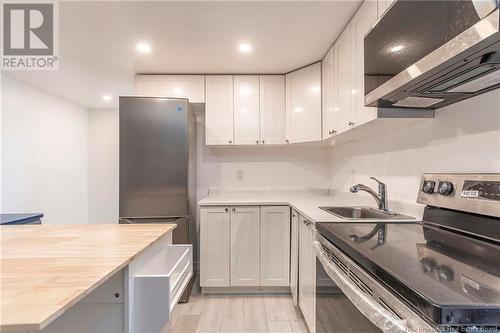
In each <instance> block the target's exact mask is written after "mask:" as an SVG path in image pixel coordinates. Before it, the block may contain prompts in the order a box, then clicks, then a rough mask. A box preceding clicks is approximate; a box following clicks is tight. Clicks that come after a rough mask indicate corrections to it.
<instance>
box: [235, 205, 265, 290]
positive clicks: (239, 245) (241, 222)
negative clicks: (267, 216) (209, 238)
mask: <svg viewBox="0 0 500 333" xmlns="http://www.w3.org/2000/svg"><path fill="white" fill-rule="evenodd" d="M259 243H260V207H252V206H239V207H232V208H231V286H245V287H246V286H258V285H259V284H260V281H259V280H260V279H259V277H260V273H259V271H260V255H259V254H260V246H259Z"/></svg>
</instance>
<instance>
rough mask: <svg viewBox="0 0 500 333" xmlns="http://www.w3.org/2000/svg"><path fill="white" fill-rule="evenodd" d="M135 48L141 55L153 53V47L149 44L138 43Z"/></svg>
mask: <svg viewBox="0 0 500 333" xmlns="http://www.w3.org/2000/svg"><path fill="white" fill-rule="evenodd" d="M135 47H136V48H137V51H139V52H141V53H149V52H151V46H150V45H149V44H148V43H144V42H141V43H137V45H136V46H135Z"/></svg>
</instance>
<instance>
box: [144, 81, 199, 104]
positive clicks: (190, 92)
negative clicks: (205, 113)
mask: <svg viewBox="0 0 500 333" xmlns="http://www.w3.org/2000/svg"><path fill="white" fill-rule="evenodd" d="M135 85H136V94H138V95H141V96H157V97H179V98H187V99H189V102H191V103H204V102H205V76H204V75H137V76H136V79H135Z"/></svg>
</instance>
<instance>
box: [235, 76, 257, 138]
mask: <svg viewBox="0 0 500 333" xmlns="http://www.w3.org/2000/svg"><path fill="white" fill-rule="evenodd" d="M259 107H260V106H259V76H258V75H236V76H234V143H235V144H237V145H248V144H258V143H259Z"/></svg>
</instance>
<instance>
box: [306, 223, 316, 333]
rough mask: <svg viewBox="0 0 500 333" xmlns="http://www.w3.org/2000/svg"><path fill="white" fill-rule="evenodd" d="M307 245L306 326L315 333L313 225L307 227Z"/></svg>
mask: <svg viewBox="0 0 500 333" xmlns="http://www.w3.org/2000/svg"><path fill="white" fill-rule="evenodd" d="M307 230H308V231H307V235H308V238H309V240H308V245H309V252H308V257H309V270H308V272H309V278H308V280H307V281H308V285H307V294H308V297H309V302H308V307H309V310H310V313H309V319H308V320H307V326H308V327H309V331H310V332H311V333H315V332H316V251H315V250H314V237H315V236H314V230H315V227H314V225H313V224H309V225H308V226H307Z"/></svg>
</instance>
